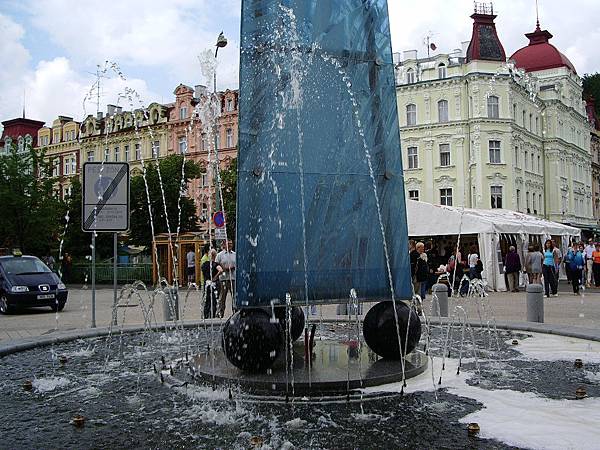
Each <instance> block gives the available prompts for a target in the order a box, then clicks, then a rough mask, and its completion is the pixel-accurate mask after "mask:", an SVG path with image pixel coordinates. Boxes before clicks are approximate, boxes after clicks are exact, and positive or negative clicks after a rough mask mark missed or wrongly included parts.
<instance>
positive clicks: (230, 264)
mask: <svg viewBox="0 0 600 450" xmlns="http://www.w3.org/2000/svg"><path fill="white" fill-rule="evenodd" d="M221 248H222V250H221V251H220V252H219V254H218V255H217V260H216V262H217V264H218V265H219V266H221V267H222V268H223V273H222V274H221V276H220V281H221V295H220V296H219V317H221V318H222V317H224V316H225V305H226V303H225V302H226V300H227V294H228V293H229V292H231V303H232V307H233V301H234V299H235V252H234V251H233V241H230V240H227V241H224V242H223V245H222V247H221Z"/></svg>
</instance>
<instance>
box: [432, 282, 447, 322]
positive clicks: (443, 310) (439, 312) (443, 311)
mask: <svg viewBox="0 0 600 450" xmlns="http://www.w3.org/2000/svg"><path fill="white" fill-rule="evenodd" d="M431 292H432V293H433V295H435V296H436V297H437V299H438V301H437V302H436V301H433V303H432V305H433V310H432V316H433V317H436V316H441V317H448V286H447V285H445V284H442V283H437V284H434V285H433V287H432V288H431ZM438 304H439V305H438ZM438 306H439V309H438Z"/></svg>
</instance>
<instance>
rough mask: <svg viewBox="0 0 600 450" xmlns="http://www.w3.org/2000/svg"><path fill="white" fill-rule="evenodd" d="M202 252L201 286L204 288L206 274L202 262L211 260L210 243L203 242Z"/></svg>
mask: <svg viewBox="0 0 600 450" xmlns="http://www.w3.org/2000/svg"><path fill="white" fill-rule="evenodd" d="M200 252H201V253H202V256H201V257H200V286H202V288H204V274H203V273H202V264H204V263H205V262H206V261H210V254H209V253H210V244H203V245H202V247H201V249H200Z"/></svg>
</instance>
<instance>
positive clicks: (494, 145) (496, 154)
mask: <svg viewBox="0 0 600 450" xmlns="http://www.w3.org/2000/svg"><path fill="white" fill-rule="evenodd" d="M489 150H490V164H501V163H502V159H501V155H500V141H490V142H489Z"/></svg>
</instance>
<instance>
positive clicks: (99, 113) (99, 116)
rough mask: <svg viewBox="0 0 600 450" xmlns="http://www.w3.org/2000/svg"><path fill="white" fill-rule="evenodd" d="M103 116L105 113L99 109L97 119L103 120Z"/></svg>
mask: <svg viewBox="0 0 600 450" xmlns="http://www.w3.org/2000/svg"><path fill="white" fill-rule="evenodd" d="M103 117H104V113H103V112H102V111H98V113H97V114H96V119H98V120H102V118H103Z"/></svg>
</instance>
